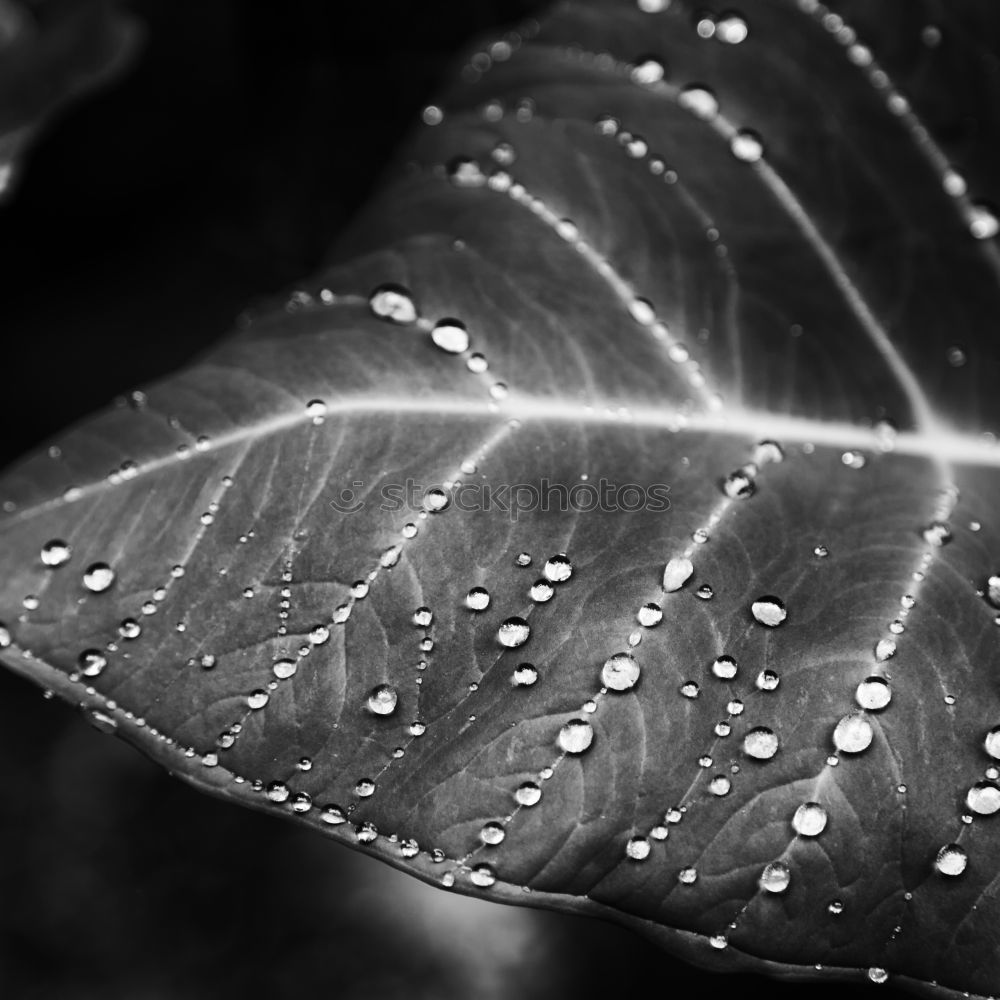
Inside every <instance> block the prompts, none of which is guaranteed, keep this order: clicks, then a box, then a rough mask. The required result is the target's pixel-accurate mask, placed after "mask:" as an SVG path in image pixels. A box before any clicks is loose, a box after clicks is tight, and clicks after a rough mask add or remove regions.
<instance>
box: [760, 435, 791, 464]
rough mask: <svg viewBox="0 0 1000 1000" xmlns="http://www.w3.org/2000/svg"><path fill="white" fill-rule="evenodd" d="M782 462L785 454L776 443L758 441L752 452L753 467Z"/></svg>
mask: <svg viewBox="0 0 1000 1000" xmlns="http://www.w3.org/2000/svg"><path fill="white" fill-rule="evenodd" d="M784 460H785V453H784V451H783V450H782V447H781V445H780V444H778V442H777V441H759V442H758V443H757V446H756V447H755V448H754V450H753V461H754V465H771V464H777V463H778V462H783V461H784Z"/></svg>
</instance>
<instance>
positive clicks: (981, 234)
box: [969, 203, 1000, 240]
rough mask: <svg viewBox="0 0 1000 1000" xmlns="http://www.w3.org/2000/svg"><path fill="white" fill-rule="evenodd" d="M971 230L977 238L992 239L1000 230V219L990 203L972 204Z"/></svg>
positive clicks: (970, 209) (970, 207)
mask: <svg viewBox="0 0 1000 1000" xmlns="http://www.w3.org/2000/svg"><path fill="white" fill-rule="evenodd" d="M969 232H970V233H972V235H973V237H974V238H975V239H977V240H990V239H992V238H993V237H994V236H996V235H997V233H998V232H1000V219H997V214H996V212H994V211H993V209H992V208H990V207H989V206H988V205H983V204H981V203H978V204H974V205H970V206H969Z"/></svg>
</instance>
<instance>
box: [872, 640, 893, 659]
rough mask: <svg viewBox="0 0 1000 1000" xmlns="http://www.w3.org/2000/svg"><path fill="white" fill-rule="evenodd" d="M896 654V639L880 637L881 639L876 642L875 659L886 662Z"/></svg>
mask: <svg viewBox="0 0 1000 1000" xmlns="http://www.w3.org/2000/svg"><path fill="white" fill-rule="evenodd" d="M895 655H896V640H895V639H879V641H878V642H877V643H875V659H876V660H878V662H879V663H885V661H886V660H891V659H892V657H894V656H895Z"/></svg>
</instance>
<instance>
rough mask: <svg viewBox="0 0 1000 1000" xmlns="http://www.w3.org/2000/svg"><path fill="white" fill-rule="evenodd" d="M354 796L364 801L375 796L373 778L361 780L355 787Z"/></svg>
mask: <svg viewBox="0 0 1000 1000" xmlns="http://www.w3.org/2000/svg"><path fill="white" fill-rule="evenodd" d="M354 794H355V795H357V796H358V797H359V798H362V799H368V798H371V797H372V796H373V795H374V794H375V782H374V781H372V779H371V778H361V779H360V780H359V781H358V783H357V784H356V785H355V786H354Z"/></svg>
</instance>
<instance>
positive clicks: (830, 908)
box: [826, 899, 844, 917]
mask: <svg viewBox="0 0 1000 1000" xmlns="http://www.w3.org/2000/svg"><path fill="white" fill-rule="evenodd" d="M826 910H827V913H831V914H832V915H833V916H835V917H839V916H840V915H841V913H843V912H844V904H843V903H842V902H841V901H840V900H839V899H834V900H831V901H830V903H828V904H827V907H826Z"/></svg>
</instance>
